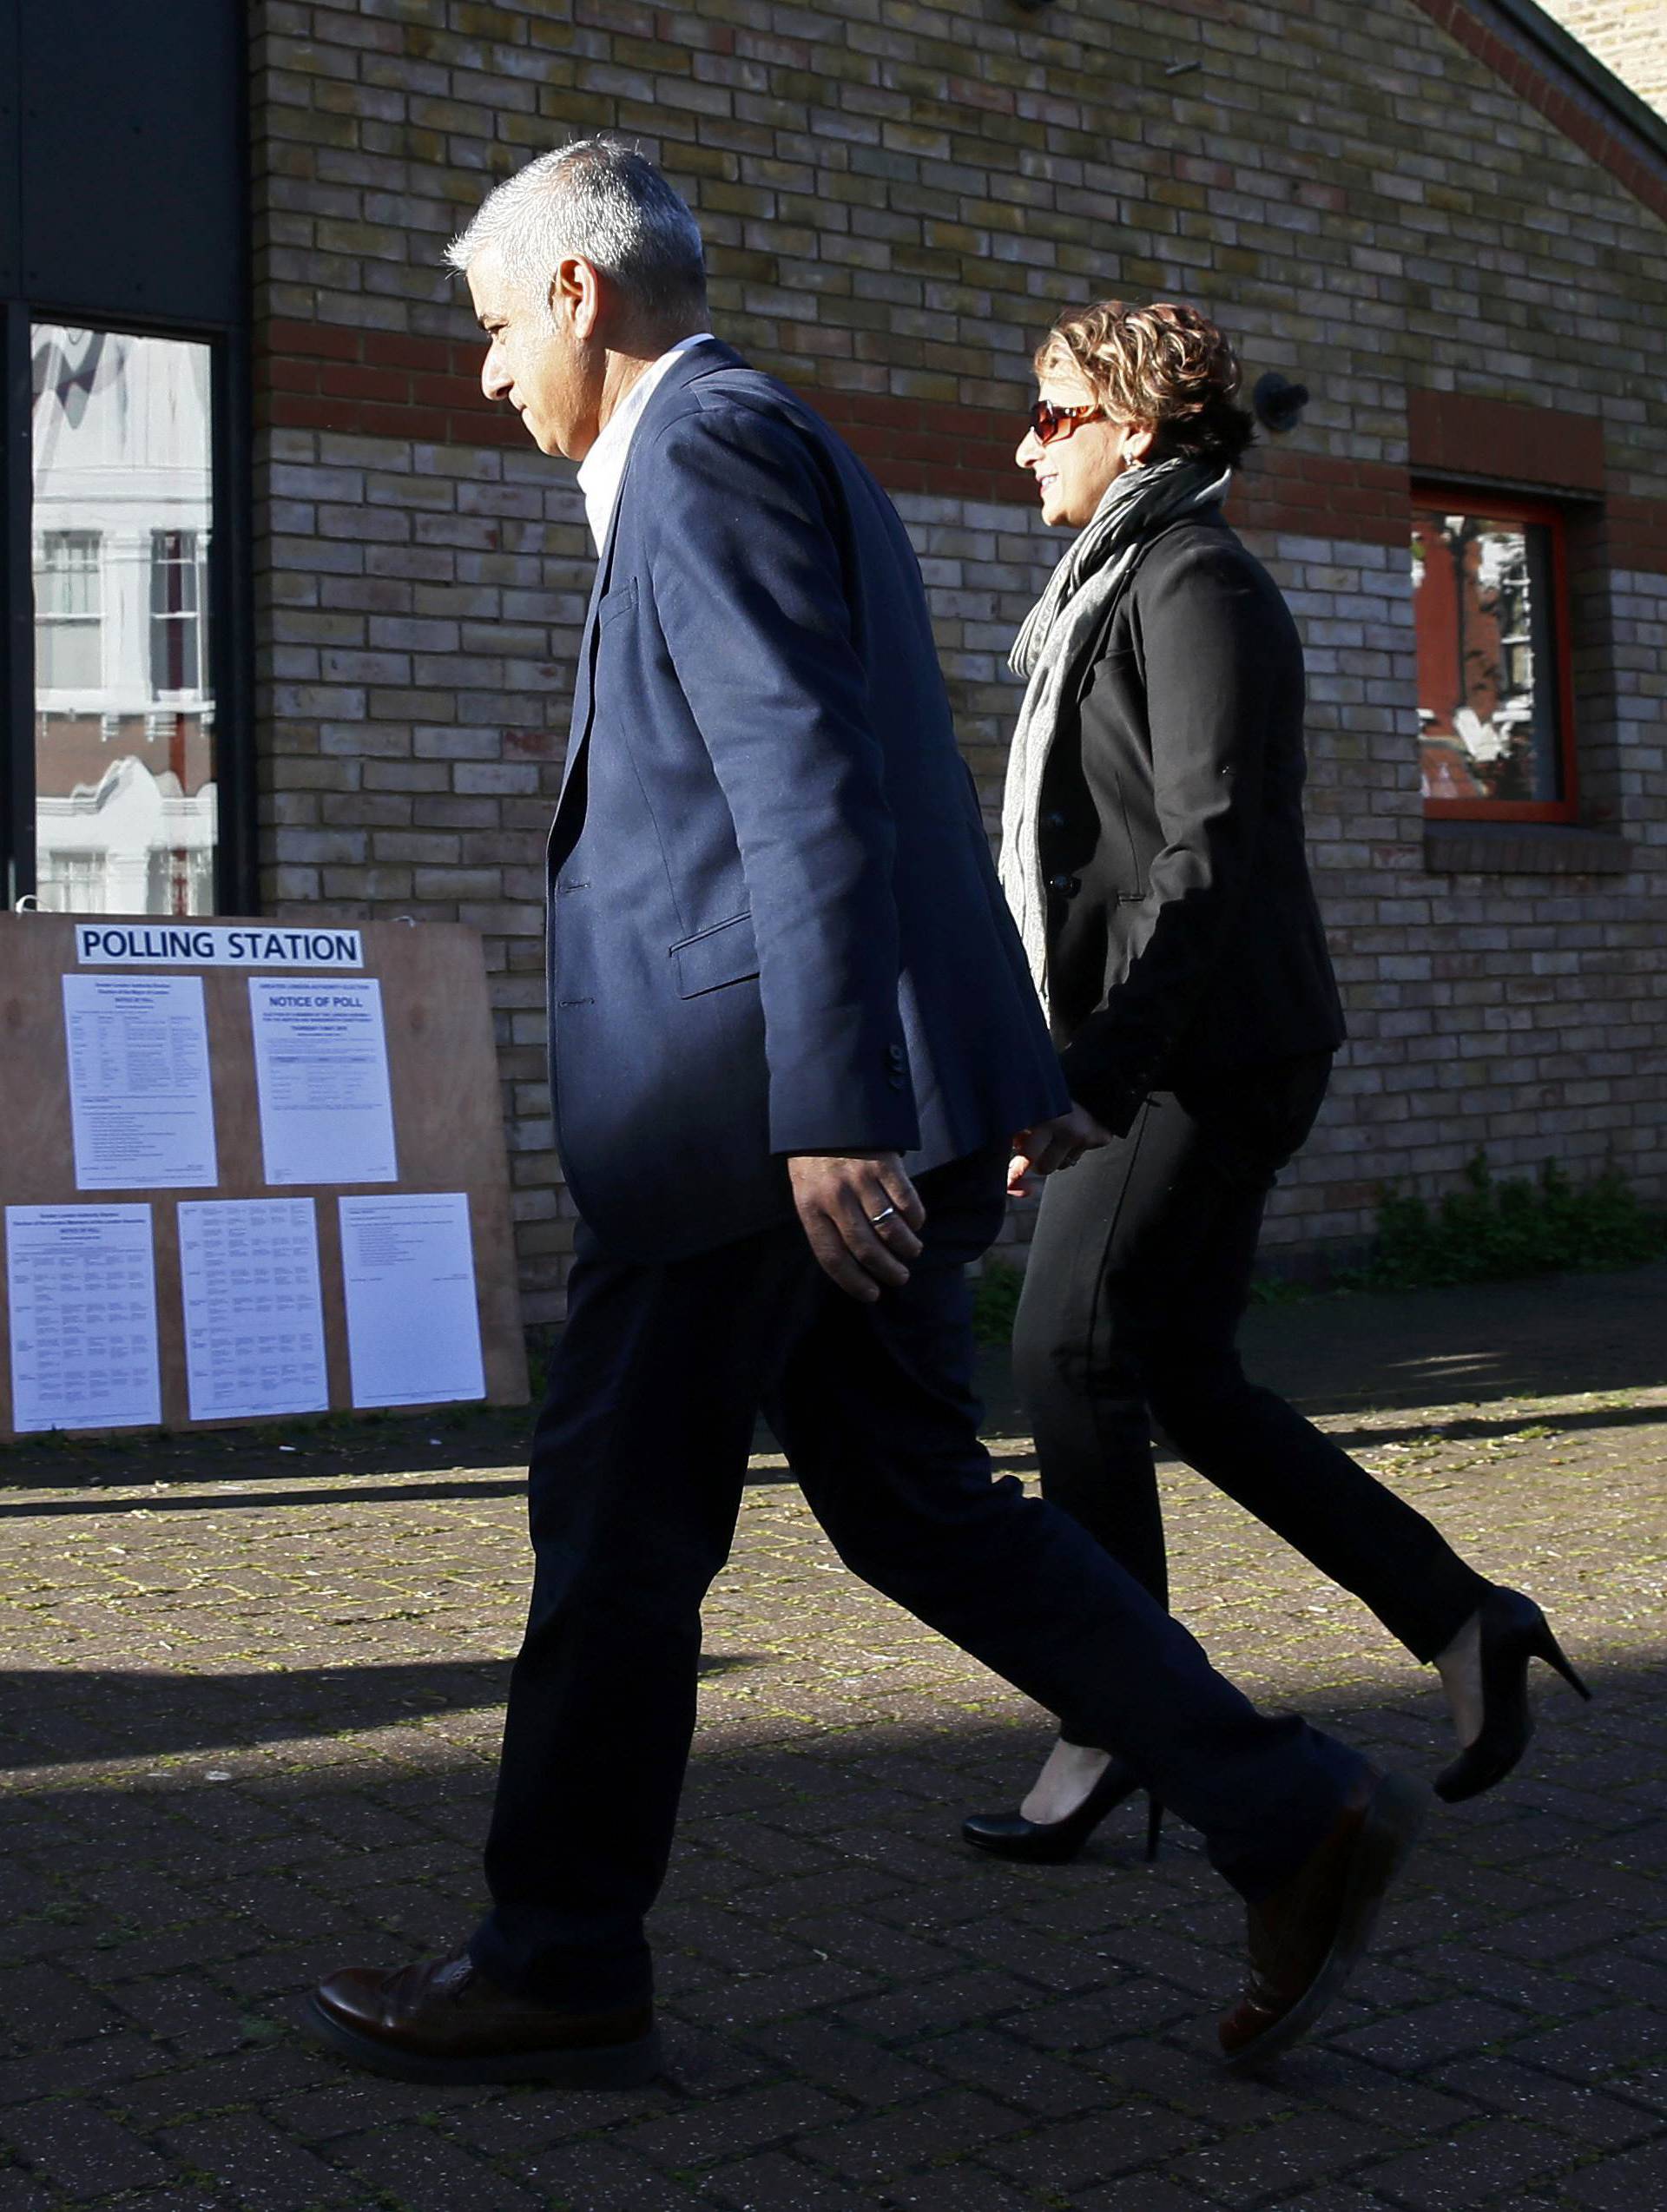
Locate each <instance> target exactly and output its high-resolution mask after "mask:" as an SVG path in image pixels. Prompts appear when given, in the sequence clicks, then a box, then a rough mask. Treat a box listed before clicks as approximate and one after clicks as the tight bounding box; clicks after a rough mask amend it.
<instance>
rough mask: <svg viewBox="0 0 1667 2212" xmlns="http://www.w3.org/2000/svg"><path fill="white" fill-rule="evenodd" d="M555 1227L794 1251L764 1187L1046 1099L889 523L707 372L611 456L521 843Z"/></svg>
mask: <svg viewBox="0 0 1667 2212" xmlns="http://www.w3.org/2000/svg"><path fill="white" fill-rule="evenodd" d="M549 891H550V940H549V950H550V1062H551V1068H550V1079H551V1086H552V1097H553V1102H554V1108H555V1114H556V1125H557V1143H558V1146H559V1148H560V1150H561V1155H562V1159H563V1166H564V1168H565V1170H566V1174H567V1178H568V1186H569V1188H570V1191H571V1192H572V1195H573V1198H574V1201H575V1203H576V1204H577V1208H578V1209H579V1213H580V1215H581V1216H582V1217H583V1220H584V1221H585V1222H586V1223H587V1224H588V1226H589V1227H590V1228H591V1230H592V1231H593V1232H594V1233H595V1234H596V1236H597V1238H598V1239H599V1240H600V1241H601V1242H602V1243H603V1246H604V1247H605V1248H608V1249H609V1250H610V1251H612V1252H616V1253H617V1254H620V1255H621V1256H622V1257H624V1258H629V1259H637V1260H642V1261H662V1260H670V1259H675V1258H678V1257H681V1256H683V1255H685V1254H689V1253H693V1252H698V1251H702V1250H706V1249H708V1248H711V1247H714V1246H716V1245H720V1244H723V1243H727V1242H728V1241H731V1240H732V1239H735V1238H738V1237H742V1236H746V1235H749V1234H753V1233H754V1232H756V1231H758V1230H760V1229H762V1228H768V1227H769V1226H770V1225H771V1224H773V1223H775V1222H778V1221H783V1220H786V1219H787V1218H789V1217H790V1215H791V1208H792V1201H791V1195H790V1191H789V1188H788V1182H787V1165H786V1163H787V1155H790V1154H793V1153H797V1152H867V1151H896V1152H899V1153H901V1154H903V1155H905V1158H906V1162H907V1164H908V1166H909V1167H910V1169H912V1170H913V1171H919V1170H920V1169H926V1168H931V1167H936V1166H939V1165H941V1164H943V1163H944V1162H946V1161H949V1160H952V1159H958V1158H960V1157H962V1156H964V1155H966V1154H968V1153H972V1152H975V1151H978V1150H980V1149H983V1148H985V1147H986V1146H992V1145H997V1144H999V1143H1001V1142H1004V1141H1005V1139H1006V1138H1007V1137H1009V1136H1011V1135H1012V1133H1013V1132H1014V1131H1015V1130H1017V1129H1024V1128H1027V1127H1028V1126H1029V1125H1030V1124H1031V1122H1035V1121H1038V1120H1040V1119H1042V1118H1043V1117H1044V1116H1048V1115H1051V1114H1055V1113H1060V1112H1063V1111H1064V1109H1065V1108H1066V1107H1067V1105H1068V1104H1069V1103H1070V1102H1069V1098H1068V1096H1067V1094H1066V1092H1065V1090H1064V1084H1063V1082H1062V1079H1061V1077H1060V1075H1059V1071H1058V1060H1057V1057H1056V1055H1055V1053H1054V1051H1053V1049H1052V1047H1051V1043H1050V1042H1049V1039H1048V1035H1047V1030H1046V1026H1045V1024H1044V1021H1043V1018H1042V1013H1041V1009H1040V1007H1039V1005H1038V1002H1037V998H1036V994H1035V992H1034V991H1033V990H1032V988H1031V980H1030V976H1029V972H1028V970H1027V968H1026V965H1025V958H1024V954H1023V951H1022V950H1021V948H1020V945H1019V943H1018V936H1017V933H1016V932H1015V931H1014V929H1013V926H1012V924H1011V920H1010V919H1009V917H1008V913H1007V909H1006V906H1005V902H1004V900H1003V899H1002V895H1001V892H1000V889H999V886H998V884H997V881H996V876H995V870H994V868H993V866H992V862H991V857H990V851H989V846H988V844H987V842H986V839H985V831H984V826H983V823H982V820H981V819H980V815H979V810H978V800H977V796H976V793H975V792H974V789H973V786H972V777H971V775H970V774H968V771H967V769H966V767H965V763H964V762H963V760H961V758H960V755H959V752H958V751H957V749H956V745H955V739H954V733H953V730H952V727H951V721H950V713H949V703H948V700H947V698H946V694H945V690H944V684H943V678H942V675H941V673H940V671H939V666H938V660H937V655H936V652H935V650H934V648H933V644H932V626H931V618H930V616H929V614H928V611H927V608H926V594H925V590H924V588H923V586H922V583H921V579H920V572H919V564H918V563H917V562H916V560H915V556H914V552H913V548H912V547H911V545H910V543H909V541H908V537H907V536H906V532H905V530H904V529H903V525H902V523H901V522H900V521H899V518H898V516H897V514H896V511H895V510H894V509H893V507H892V505H891V503H890V502H889V500H887V498H886V496H885V494H884V493H883V492H882V491H881V490H880V487H879V485H878V484H875V483H874V481H873V478H872V477H870V476H869V474H868V472H867V471H866V469H864V468H863V467H862V465H861V464H860V462H859V461H858V460H857V459H856V458H855V456H854V455H853V453H852V452H851V451H849V450H848V448H847V446H846V445H845V444H843V442H842V441H841V440H840V438H837V437H836V436H835V435H834V433H833V431H830V430H829V429H828V428H827V425H826V424H824V423H823V422H822V421H821V420H820V418H819V417H818V416H817V415H816V414H814V412H813V411H811V410H810V409H809V408H807V406H806V405H804V404H803V403H802V402H801V401H800V400H798V399H797V398H794V395H793V394H792V393H791V392H789V391H788V390H787V387H786V386H785V385H781V384H778V383H776V382H775V381H774V379H772V378H769V377H766V376H763V375H761V374H759V373H758V372H756V371H754V370H753V369H750V368H748V366H747V365H746V363H745V362H743V361H742V360H741V357H740V356H739V355H738V354H737V353H735V352H733V351H732V350H731V349H730V348H729V347H728V346H723V345H721V344H719V343H718V342H717V341H716V340H712V341H710V342H708V343H705V344H702V345H700V346H693V347H691V348H690V349H689V352H686V353H683V354H680V355H679V356H678V358H677V359H675V361H674V363H673V364H672V365H671V367H670V368H669V370H668V371H667V372H666V374H665V376H664V378H663V379H662V382H661V383H660V384H659V385H658V386H657V387H656V390H655V392H654V394H653V396H652V398H650V399H649V404H648V405H647V407H646V408H645V409H644V411H643V412H642V418H641V419H640V420H639V422H638V423H637V425H636V432H635V435H634V436H633V438H632V439H631V443H630V447H629V453H628V456H627V459H626V464H625V471H624V475H623V478H622V481H621V484H620V487H619V495H618V497H617V499H616V503H615V507H614V515H613V521H612V524H611V527H610V529H609V535H608V539H607V543H606V544H605V545H604V546H603V550H602V557H601V561H600V563H599V565H598V569H597V575H596V590H595V593H594V595H593V596H592V599H591V602H590V612H589V615H588V616H587V618H586V622H585V629H584V635H583V642H582V644H581V648H580V657H579V671H578V680H577V690H576V695H575V700H574V710H573V729H572V736H571V739H570V745H569V752H568V766H567V774H566V779H565V781H564V783H563V790H562V796H561V800H560V802H559V804H558V806H557V813H556V820H555V823H554V826H553V827H552V830H551V833H550V865H549Z"/></svg>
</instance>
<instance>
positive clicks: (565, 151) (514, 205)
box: [445, 138, 706, 322]
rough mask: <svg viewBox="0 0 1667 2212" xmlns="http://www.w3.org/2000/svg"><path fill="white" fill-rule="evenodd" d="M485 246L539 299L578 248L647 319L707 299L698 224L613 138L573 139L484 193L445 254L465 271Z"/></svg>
mask: <svg viewBox="0 0 1667 2212" xmlns="http://www.w3.org/2000/svg"><path fill="white" fill-rule="evenodd" d="M487 247H497V251H498V253H500V254H501V255H502V257H503V261H504V273H505V274H506V275H507V276H509V278H510V279H511V281H512V282H514V283H516V284H518V285H520V286H523V287H524V288H525V289H527V290H529V291H532V292H536V293H538V294H539V295H540V297H541V298H542V297H545V296H547V293H548V290H549V286H550V280H551V278H552V277H553V276H554V275H555V273H556V268H557V263H558V262H559V261H560V260H562V259H563V256H564V255H566V254H570V253H577V255H579V256H580V257H581V259H583V260H587V261H589V262H590V264H591V266H592V267H595V268H598V269H600V270H602V272H603V274H604V275H607V276H610V277H611V278H612V279H613V280H614V282H615V283H616V285H618V286H619V287H620V289H621V291H622V292H623V293H624V294H625V296H626V298H627V299H628V300H629V301H630V303H631V305H632V306H634V307H635V308H636V309H637V310H638V311H639V312H640V313H642V314H643V315H644V316H645V317H646V318H647V319H649V320H650V321H652V322H663V321H666V320H668V319H672V318H675V317H687V316H689V315H690V314H698V313H701V312H702V310H703V309H704V306H705V304H706V256H705V253H703V251H702V246H701V233H700V226H699V225H698V224H697V223H696V222H695V218H694V216H693V215H692V214H690V213H689V207H688V204H687V202H686V201H684V200H683V199H682V197H681V195H680V194H678V193H677V192H676V191H675V188H673V187H672V186H671V185H670V184H669V183H668V182H667V181H666V179H665V178H664V177H663V176H662V174H661V173H660V171H659V170H658V169H657V168H656V167H655V165H654V163H653V162H652V161H649V158H648V156H647V155H644V154H639V153H638V152H637V151H636V148H634V147H630V146H627V145H625V144H624V143H623V142H622V141H621V140H619V139H614V138H579V139H575V140H574V141H573V142H572V143H571V144H570V145H567V146H562V147H558V148H557V150H556V151H555V153H553V154H541V155H539V156H538V158H537V160H536V161H529V162H528V163H527V166H526V167H525V168H524V169H517V172H516V174H514V175H513V176H512V177H507V178H505V180H504V182H503V183H502V184H500V185H499V186H498V188H497V190H496V191H495V192H493V193H491V194H490V195H489V196H488V198H487V199H486V201H485V202H484V205H483V206H482V207H481V210H480V213H479V214H478V215H477V216H476V217H475V219H474V221H473V222H471V224H470V225H469V227H468V228H467V229H466V230H465V231H464V232H463V233H462V234H461V235H460V236H459V237H457V238H454V239H453V240H452V241H451V245H450V246H448V247H446V249H445V258H446V260H448V261H449V262H450V263H451V267H453V268H454V269H459V270H463V271H465V272H466V271H467V269H468V267H469V264H470V263H471V261H472V260H474V259H475V258H476V256H477V255H478V254H479V253H484V251H485V249H486V248H487Z"/></svg>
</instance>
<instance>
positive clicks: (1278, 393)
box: [1250, 369, 1312, 438]
mask: <svg viewBox="0 0 1667 2212" xmlns="http://www.w3.org/2000/svg"><path fill="white" fill-rule="evenodd" d="M1311 397H1312V394H1311V393H1310V392H1309V391H1308V385H1306V384H1293V383H1292V382H1291V380H1290V379H1289V378H1288V377H1285V376H1282V375H1281V374H1280V372H1279V371H1278V370H1277V369H1269V370H1268V373H1267V375H1266V376H1265V377H1262V378H1260V379H1258V381H1257V384H1256V388H1255V392H1253V393H1252V394H1251V396H1250V404H1251V405H1252V406H1253V407H1254V408H1255V411H1256V420H1257V421H1258V422H1259V423H1260V424H1261V425H1262V428H1263V429H1264V430H1268V431H1272V432H1273V434H1274V436H1275V438H1283V437H1284V436H1285V434H1286V433H1287V431H1294V430H1295V428H1296V426H1297V425H1298V423H1300V422H1301V419H1302V410H1303V409H1304V408H1305V407H1306V406H1307V405H1308V401H1309V399H1310V398H1311Z"/></svg>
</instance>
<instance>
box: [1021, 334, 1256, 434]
mask: <svg viewBox="0 0 1667 2212" xmlns="http://www.w3.org/2000/svg"><path fill="white" fill-rule="evenodd" d="M1064 367H1071V368H1074V369H1076V370H1077V372H1079V374H1081V375H1082V376H1083V377H1084V379H1086V380H1087V383H1088V385H1089V387H1090V390H1091V391H1092V392H1093V393H1094V396H1095V398H1097V400H1098V402H1099V404H1100V405H1101V406H1103V407H1104V409H1105V411H1106V412H1107V413H1108V414H1109V415H1111V416H1114V417H1115V418H1117V420H1118V421H1120V422H1130V423H1150V424H1152V425H1154V426H1155V428H1156V431H1157V437H1156V441H1155V443H1154V444H1153V447H1152V452H1151V458H1152V459H1153V460H1155V461H1166V460H1169V459H1170V458H1174V457H1176V456H1182V457H1184V458H1187V459H1189V460H1209V461H1220V462H1222V463H1224V464H1226V465H1227V466H1228V467H1229V468H1234V469H1236V468H1237V467H1238V466H1239V465H1240V464H1241V463H1242V461H1243V458H1244V456H1245V453H1246V451H1247V450H1248V449H1249V446H1250V444H1251V443H1252V442H1253V440H1254V439H1255V434H1256V430H1255V418H1254V417H1253V416H1252V415H1251V413H1250V411H1249V409H1248V408H1245V407H1241V406H1239V405H1236V404H1235V403H1236V401H1237V398H1238V392H1239V380H1240V377H1239V361H1238V356H1237V355H1236V354H1235V352H1234V351H1233V348H1232V346H1230V345H1229V342H1228V340H1227V339H1225V338H1224V337H1223V336H1222V332H1220V331H1219V330H1217V329H1216V326H1215V324H1214V323H1212V322H1210V321H1209V319H1207V318H1206V317H1205V316H1203V315H1201V314H1200V313H1198V311H1197V309H1196V307H1183V306H1179V305H1178V304H1177V303H1176V301H1174V300H1156V301H1155V302H1154V303H1153V304H1152V306H1150V307H1134V306H1130V305H1129V304H1128V302H1127V301H1125V300H1096V301H1095V302H1094V303H1093V305H1092V306H1087V307H1071V308H1068V309H1067V310H1066V312H1065V313H1064V314H1063V315H1061V316H1060V318H1059V319H1058V322H1057V323H1055V325H1054V326H1053V328H1052V329H1051V331H1050V332H1048V334H1047V336H1046V337H1045V338H1044V339H1043V341H1042V343H1041V345H1040V346H1038V348H1037V350H1036V370H1037V374H1038V376H1045V375H1046V374H1047V373H1048V372H1049V371H1050V370H1051V369H1058V368H1064Z"/></svg>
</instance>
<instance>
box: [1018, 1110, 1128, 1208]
mask: <svg viewBox="0 0 1667 2212" xmlns="http://www.w3.org/2000/svg"><path fill="white" fill-rule="evenodd" d="M1111 1142H1113V1139H1112V1136H1111V1132H1110V1129H1105V1128H1103V1127H1102V1125H1101V1124H1100V1123H1099V1122H1097V1121H1096V1120H1095V1118H1094V1116H1092V1114H1090V1112H1089V1110H1088V1109H1087V1107H1086V1106H1075V1105H1073V1106H1072V1108H1071V1111H1070V1113H1068V1114H1056V1115H1055V1116H1054V1117H1053V1119H1052V1120H1051V1122H1037V1124H1036V1126H1035V1128H1034V1129H1020V1130H1019V1131H1018V1134H1017V1136H1015V1137H1014V1138H1013V1156H1012V1159H1011V1162H1010V1163H1009V1165H1008V1169H1007V1195H1008V1196H1009V1197H1010V1198H1023V1197H1024V1195H1025V1185H1026V1183H1027V1182H1028V1181H1029V1179H1030V1177H1031V1176H1032V1175H1057V1174H1058V1171H1059V1169H1061V1168H1074V1167H1075V1166H1076V1165H1077V1162H1078V1161H1079V1160H1080V1159H1081V1158H1082V1156H1083V1155H1084V1152H1097V1151H1098V1150H1099V1149H1100V1147H1101V1146H1102V1145H1105V1144H1110V1143H1111Z"/></svg>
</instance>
